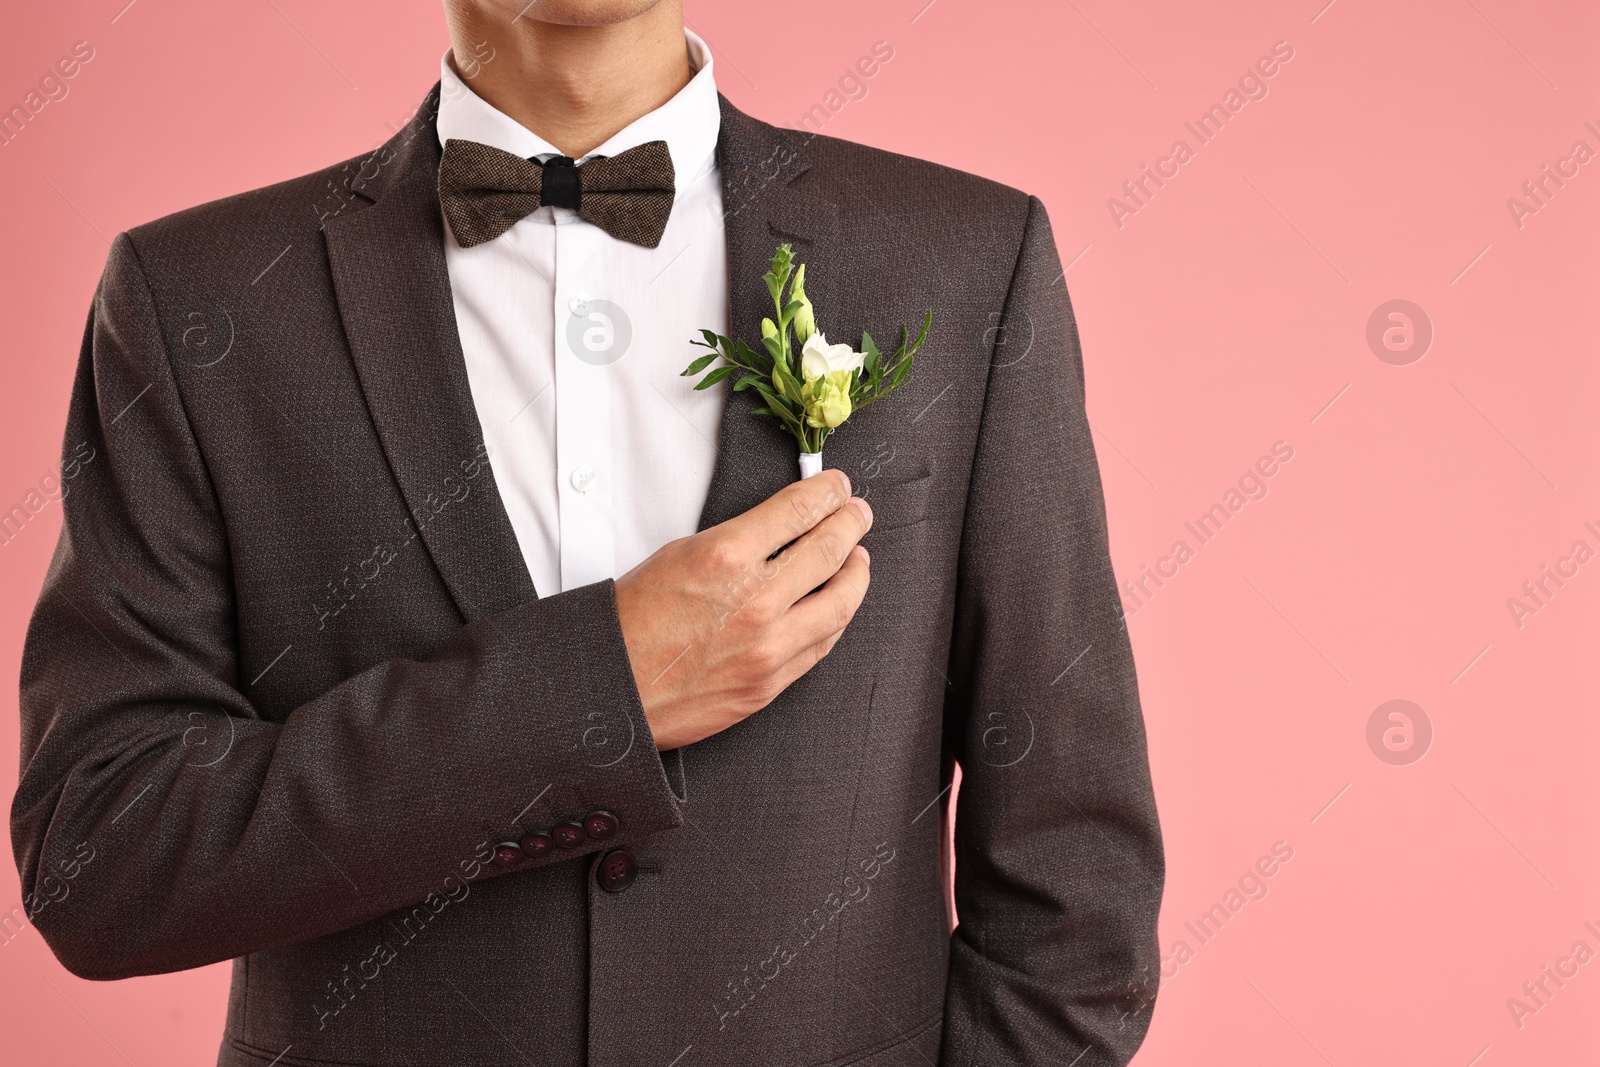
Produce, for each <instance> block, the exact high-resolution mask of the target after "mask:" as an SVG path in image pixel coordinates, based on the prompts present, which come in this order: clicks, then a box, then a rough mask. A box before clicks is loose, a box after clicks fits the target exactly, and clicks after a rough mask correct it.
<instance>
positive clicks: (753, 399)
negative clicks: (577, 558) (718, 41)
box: [700, 94, 841, 530]
mask: <svg viewBox="0 0 1600 1067" xmlns="http://www.w3.org/2000/svg"><path fill="white" fill-rule="evenodd" d="M718 101H719V103H720V104H721V107H722V129H721V133H720V134H719V136H718V138H717V165H718V167H719V169H720V170H721V173H722V199H723V212H724V219H725V224H726V229H727V242H728V298H729V306H730V311H729V323H730V329H731V331H732V333H731V336H733V337H741V338H744V339H745V340H746V341H747V342H752V343H753V342H754V341H755V340H757V339H759V338H760V337H761V319H762V317H763V316H770V315H771V314H772V299H771V297H770V296H769V295H768V293H767V287H766V284H765V283H764V282H763V281H762V280H761V276H762V275H763V274H765V273H766V272H767V269H768V266H769V263H770V260H771V259H772V253H773V251H774V250H776V248H777V247H778V245H779V244H781V243H783V242H785V241H788V242H789V243H791V244H793V245H794V247H795V253H796V255H797V256H798V257H799V258H800V259H801V260H803V261H807V262H811V261H815V262H816V267H813V268H811V270H810V271H808V274H807V278H806V290H807V292H808V294H809V295H810V296H811V297H812V299H813V300H814V301H815V302H816V304H817V305H818V306H819V307H828V306H831V305H833V299H832V294H833V293H834V292H835V291H836V286H837V284H838V274H837V272H836V271H835V270H819V269H817V268H819V267H821V266H822V265H823V264H824V263H829V262H838V261H839V260H840V259H841V257H840V256H839V250H838V247H837V246H838V207H837V205H836V204H834V203H833V202H831V201H829V200H828V199H826V198H825V197H823V196H822V195H820V194H819V193H818V192H817V191H816V182H815V178H816V175H814V174H813V175H811V176H810V179H807V178H806V177H805V175H806V174H807V172H808V171H809V170H810V163H809V161H808V160H807V159H806V157H805V153H804V152H803V151H802V150H801V147H800V145H801V142H802V141H803V139H804V138H802V136H801V135H799V134H797V133H794V132H793V131H787V130H780V129H778V128H777V127H775V126H771V125H769V124H767V123H765V122H760V121H758V120H756V119H753V118H751V117H750V116H748V115H746V114H744V112H742V111H740V110H739V109H738V108H736V107H734V106H733V105H732V104H730V103H729V102H728V100H727V98H726V97H723V96H721V95H720V94H719V96H718ZM718 388H722V389H725V390H728V391H727V392H726V394H725V395H726V403H725V405H724V407H723V412H722V424H721V428H720V437H719V440H718V444H717V461H716V466H715V468H714V469H713V471H712V475H711V489H710V492H709V493H708V494H707V497H706V505H705V509H704V511H703V512H702V513H701V516H700V529H702V530H704V529H706V528H707V527H710V526H715V525H716V524H718V523H720V522H724V521H726V520H728V519H731V518H733V517H734V516H735V515H738V514H740V513H741V512H744V511H748V510H749V509H750V508H752V507H754V506H755V505H757V504H759V503H760V502H761V501H763V500H765V499H766V498H767V497H769V496H771V495H772V494H773V493H775V492H777V491H778V490H779V489H781V488H783V487H784V486H785V485H788V484H789V483H790V482H793V481H794V480H795V479H796V478H797V477H799V468H798V465H797V464H798V460H797V459H796V457H797V455H798V453H799V449H798V447H797V446H796V444H795V441H794V438H793V437H790V436H789V435H788V434H787V433H785V432H784V430H783V427H782V425H781V424H780V423H779V422H778V420H777V419H774V418H770V417H767V416H760V415H753V414H751V412H752V411H754V409H756V408H758V407H760V406H761V400H760V396H759V394H757V393H756V392H755V390H753V389H749V390H746V391H744V392H742V393H735V392H732V391H731V386H730V384H729V383H727V382H724V384H723V385H721V386H719V387H718Z"/></svg>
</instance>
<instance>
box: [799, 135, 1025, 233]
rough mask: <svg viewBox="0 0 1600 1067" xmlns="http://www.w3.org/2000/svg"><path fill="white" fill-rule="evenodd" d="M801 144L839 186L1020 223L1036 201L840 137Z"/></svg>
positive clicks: (1012, 189)
mask: <svg viewBox="0 0 1600 1067" xmlns="http://www.w3.org/2000/svg"><path fill="white" fill-rule="evenodd" d="M800 143H801V145H802V146H803V148H804V150H805V152H806V154H807V156H809V157H810V159H811V163H812V166H814V167H819V168H821V169H822V170H824V171H825V172H827V173H830V174H831V175H834V176H836V180H837V179H842V178H848V179H849V180H850V181H854V182H865V183H868V186H869V187H871V188H877V189H881V190H883V191H884V192H886V193H900V194H903V195H905V196H907V197H928V198H937V199H938V200H940V201H944V202H950V203H957V204H960V205H962V206H963V207H965V208H967V209H969V210H970V209H979V210H993V211H997V212H999V213H1001V214H1003V215H1010V216H1018V217H1020V216H1025V215H1026V214H1027V212H1028V204H1029V201H1030V200H1031V199H1032V198H1031V197H1030V196H1029V194H1027V193H1025V192H1023V191H1022V190H1021V189H1017V188H1015V187H1014V186H1010V185H1006V184H1004V183H1002V182H998V181H995V180H994V179H992V178H985V177H983V176H982V175H979V174H973V173H971V172H970V171H964V170H960V169H958V168H956V167H951V166H946V165H945V164H942V163H934V162H932V161H930V160H926V159H921V158H918V157H917V156H908V155H903V154H901V153H899V152H890V151H888V150H887V149H883V148H874V147H872V146H871V145H865V144H860V143H858V142H855V141H846V140H844V139H842V138H839V137H829V136H827V135H826V134H816V135H807V136H806V137H805V138H803V139H802V140H801V142H800ZM841 184H844V183H843V182H841Z"/></svg>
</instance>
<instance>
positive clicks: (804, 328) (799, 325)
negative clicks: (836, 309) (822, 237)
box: [789, 263, 817, 345]
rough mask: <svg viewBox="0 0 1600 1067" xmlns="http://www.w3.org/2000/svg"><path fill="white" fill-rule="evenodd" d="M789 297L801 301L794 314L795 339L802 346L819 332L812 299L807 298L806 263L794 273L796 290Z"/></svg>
mask: <svg viewBox="0 0 1600 1067" xmlns="http://www.w3.org/2000/svg"><path fill="white" fill-rule="evenodd" d="M789 295H790V296H791V297H792V298H794V299H795V300H798V301H800V310H799V311H796V312H795V313H794V337H795V340H796V341H798V342H799V343H800V344H802V345H803V344H805V343H806V342H807V341H808V340H810V339H811V335H812V334H814V333H816V332H817V313H816V311H815V309H813V308H812V306H811V298H810V297H808V296H806V265H805V264H804V263H802V264H800V266H799V267H798V268H797V269H796V270H795V272H794V288H793V289H791V290H790V291H789Z"/></svg>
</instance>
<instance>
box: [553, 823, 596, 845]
mask: <svg viewBox="0 0 1600 1067" xmlns="http://www.w3.org/2000/svg"><path fill="white" fill-rule="evenodd" d="M550 836H551V837H553V838H555V839H556V844H558V845H560V846H561V847H562V848H577V847H578V846H579V845H581V844H583V842H584V839H585V838H587V837H588V836H589V831H587V830H585V829H584V828H583V823H581V822H558V823H556V824H555V825H554V826H552V827H550Z"/></svg>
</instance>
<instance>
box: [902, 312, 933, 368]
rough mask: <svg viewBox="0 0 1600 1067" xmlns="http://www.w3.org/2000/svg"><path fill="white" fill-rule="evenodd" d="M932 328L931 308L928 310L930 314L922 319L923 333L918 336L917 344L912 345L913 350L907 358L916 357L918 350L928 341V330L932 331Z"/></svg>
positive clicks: (907, 353)
mask: <svg viewBox="0 0 1600 1067" xmlns="http://www.w3.org/2000/svg"><path fill="white" fill-rule="evenodd" d="M932 326H933V309H932V308H929V309H928V313H927V314H926V315H924V316H923V317H922V332H921V333H919V334H917V342H916V344H914V345H912V346H911V348H910V349H909V350H908V351H907V352H906V355H907V356H913V355H916V352H917V349H919V348H921V347H922V342H924V341H926V340H927V339H928V330H929V329H931V328H932Z"/></svg>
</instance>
